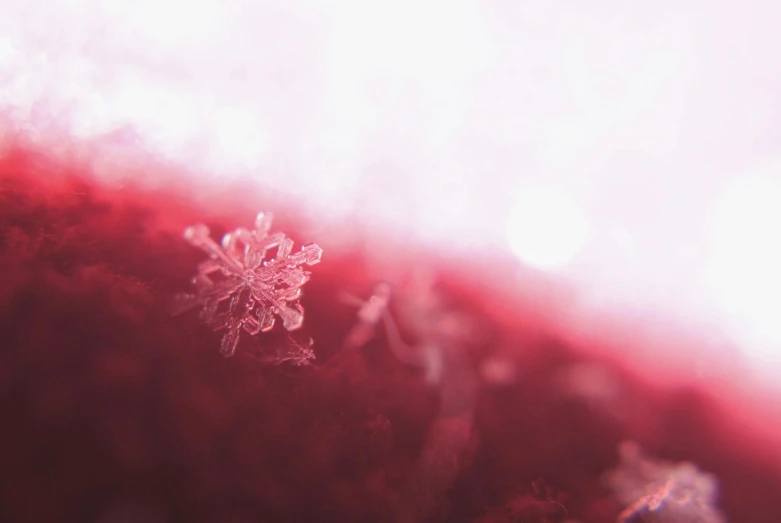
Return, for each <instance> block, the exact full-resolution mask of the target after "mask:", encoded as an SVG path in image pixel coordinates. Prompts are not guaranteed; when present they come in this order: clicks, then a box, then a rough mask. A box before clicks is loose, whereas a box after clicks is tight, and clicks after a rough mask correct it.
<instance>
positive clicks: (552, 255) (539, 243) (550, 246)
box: [507, 189, 589, 269]
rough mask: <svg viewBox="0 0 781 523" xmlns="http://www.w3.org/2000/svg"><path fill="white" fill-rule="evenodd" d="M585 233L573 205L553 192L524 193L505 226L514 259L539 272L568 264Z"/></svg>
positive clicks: (582, 218) (585, 223)
mask: <svg viewBox="0 0 781 523" xmlns="http://www.w3.org/2000/svg"><path fill="white" fill-rule="evenodd" d="M588 233H589V225H588V220H587V219H586V217H585V216H584V215H583V213H582V212H581V210H580V208H579V206H578V205H577V203H576V202H574V201H573V200H571V199H570V198H569V197H568V196H567V195H565V194H564V193H562V192H559V191H557V190H553V189H534V190H531V191H526V192H524V193H523V194H522V195H521V197H520V199H519V200H518V201H517V202H516V205H515V208H514V209H513V212H512V214H511V215H510V220H509V222H508V225H507V237H508V241H509V243H510V248H511V249H512V250H513V252H514V253H515V255H516V256H518V258H520V259H521V260H522V261H524V262H525V263H527V264H529V265H531V266H533V267H537V268H539V269H555V268H558V267H561V266H563V265H566V264H567V263H569V262H570V261H571V260H572V258H574V257H575V255H577V254H578V252H579V251H580V250H581V248H582V247H583V245H584V244H585V243H586V239H587V238H588Z"/></svg>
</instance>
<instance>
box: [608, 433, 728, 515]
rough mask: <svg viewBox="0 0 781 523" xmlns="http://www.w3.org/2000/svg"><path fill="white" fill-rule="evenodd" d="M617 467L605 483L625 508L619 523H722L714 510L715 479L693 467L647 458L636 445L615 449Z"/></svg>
mask: <svg viewBox="0 0 781 523" xmlns="http://www.w3.org/2000/svg"><path fill="white" fill-rule="evenodd" d="M619 453H620V455H621V463H620V464H619V465H618V467H617V468H616V469H615V470H613V471H611V472H610V473H609V474H608V476H607V478H606V479H607V483H608V485H609V486H610V487H611V489H612V490H613V492H614V494H615V496H616V498H617V499H618V501H620V502H621V504H622V505H624V506H625V507H626V508H625V509H624V510H623V511H622V512H621V514H619V516H618V522H619V523H629V522H631V521H649V522H650V521H654V522H658V523H725V522H726V519H725V517H724V515H723V514H722V513H721V512H720V511H719V510H718V509H717V508H716V506H715V505H716V497H717V491H718V485H717V481H716V478H715V477H714V476H713V475H711V474H708V473H706V472H702V471H700V470H699V469H698V468H697V467H696V466H695V465H694V464H693V463H689V462H681V463H673V462H669V461H660V460H653V459H650V458H647V457H645V456H644V455H643V453H642V451H641V450H640V447H639V446H638V445H637V444H636V443H632V442H626V443H623V444H622V445H621V446H620V447H619Z"/></svg>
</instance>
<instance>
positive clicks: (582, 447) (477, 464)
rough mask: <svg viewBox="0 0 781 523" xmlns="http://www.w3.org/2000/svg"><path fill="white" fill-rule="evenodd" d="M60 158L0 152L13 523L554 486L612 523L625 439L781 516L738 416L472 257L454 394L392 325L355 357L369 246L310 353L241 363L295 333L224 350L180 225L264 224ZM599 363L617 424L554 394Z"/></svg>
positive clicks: (0, 509) (342, 267) (342, 278)
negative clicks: (609, 382) (646, 372)
mask: <svg viewBox="0 0 781 523" xmlns="http://www.w3.org/2000/svg"><path fill="white" fill-rule="evenodd" d="M68 169H69V168H68V166H62V165H59V166H55V165H54V164H51V163H47V162H46V161H44V160H42V159H41V158H40V157H38V156H36V155H35V154H32V153H29V152H23V151H16V152H13V153H9V154H7V155H6V156H4V157H3V158H2V159H0V246H1V247H0V274H1V275H2V276H1V277H0V346H1V347H2V349H0V414H1V417H0V419H2V430H0V520H1V521H8V522H14V523H26V522H46V521H72V522H79V523H91V522H96V523H113V522H148V523H163V522H192V523H198V522H210V523H211V522H213V523H218V522H219V523H244V522H258V521H262V522H275V521H334V522H347V521H367V522H368V521H380V522H385V521H387V522H392V521H404V520H416V519H417V520H430V521H452V522H461V521H464V522H465V521H473V520H476V519H478V518H481V517H485V516H486V514H493V516H491V518H492V519H490V520H491V521H529V522H532V521H535V522H545V521H556V522H562V521H564V515H563V514H561V513H557V512H556V511H555V510H553V511H549V512H544V510H542V509H540V511H537V512H535V511H533V510H531V511H527V512H525V513H523V514H521V515H518V514H516V515H515V516H510V515H508V514H504V513H502V512H501V511H496V510H495V509H496V507H502V506H504V505H505V504H506V503H508V502H509V501H510V500H512V499H513V498H516V497H518V496H519V495H523V494H524V493H528V492H529V491H530V488H531V485H532V483H533V482H534V481H535V480H536V479H537V478H542V479H543V480H544V482H545V484H546V485H548V486H549V487H550V489H551V490H552V491H553V490H555V492H557V493H558V494H557V496H558V497H557V499H559V500H560V504H561V505H562V506H563V507H566V510H567V512H568V516H567V517H569V518H571V519H572V520H575V521H580V522H582V523H597V522H611V521H615V518H616V515H617V514H618V513H619V512H620V510H621V507H620V506H619V505H618V503H617V502H616V501H615V500H614V499H613V498H612V495H611V492H610V491H609V490H608V489H607V487H606V486H605V483H604V481H603V477H604V474H605V473H606V472H607V471H609V470H610V469H611V468H614V467H615V466H616V463H617V462H618V455H617V447H618V444H619V443H620V442H621V441H623V440H626V439H633V440H636V441H638V442H639V443H640V444H641V445H643V447H644V448H645V449H646V450H647V451H648V453H649V454H652V455H654V456H658V457H660V458H664V459H669V460H675V461H678V460H692V461H694V462H695V463H697V465H698V466H700V467H701V468H702V469H704V470H707V471H709V472H711V473H713V474H715V475H716V477H717V478H718V480H719V482H720V485H721V497H720V499H721V502H720V505H721V507H722V509H723V511H724V512H725V514H726V515H727V516H728V518H729V520H730V521H733V522H747V523H765V522H767V523H770V522H776V521H778V520H779V516H778V508H777V503H778V500H779V499H781V486H780V485H779V483H778V466H777V464H773V463H766V462H763V461H762V460H759V459H756V458H755V457H753V456H754V455H755V452H754V451H755V450H756V449H752V448H750V446H751V442H750V441H738V440H737V439H735V438H732V437H726V436H724V437H722V436H720V427H721V426H724V425H725V424H729V423H730V419H729V417H728V416H726V415H725V413H724V412H723V411H722V410H720V409H719V408H717V407H716V406H715V405H714V404H712V403H711V402H710V400H708V398H707V395H705V394H703V393H702V392H701V391H698V390H696V389H694V388H679V389H676V390H666V391H664V392H662V391H659V390H656V389H654V388H652V387H650V386H646V385H644V384H643V383H642V382H641V381H639V380H638V379H637V378H636V377H635V376H632V375H629V374H627V373H625V372H623V371H622V370H621V367H620V366H619V365H618V363H615V362H609V361H588V360H587V358H586V357H585V356H584V355H583V354H578V353H576V352H575V351H573V350H571V349H570V348H569V347H567V346H565V345H564V344H562V343H561V342H559V341H557V338H556V333H555V332H550V333H548V335H546V336H540V334H539V333H535V334H530V332H529V329H528V328H527V326H528V320H526V319H524V318H521V317H518V318H512V316H507V315H506V314H505V315H504V316H501V315H499V314H496V312H495V310H494V309H492V308H491V307H489V306H486V305H484V304H490V303H494V304H495V298H494V297H493V296H491V295H490V292H491V291H489V290H486V288H483V287H480V286H479V285H478V284H476V283H475V281H463V280H461V279H460V278H459V276H458V275H459V272H458V270H457V269H458V268H457V267H452V266H447V265H441V266H437V267H436V268H437V270H438V276H439V277H438V280H437V289H438V292H439V293H440V294H441V296H442V297H443V300H444V301H445V302H446V303H447V304H448V306H449V307H451V308H456V309H458V310H460V311H463V312H464V313H467V314H469V316H470V317H472V318H476V319H477V321H478V322H479V324H480V326H481V327H480V332H481V335H480V336H478V337H476V338H475V339H470V340H465V341H464V342H463V343H461V344H460V345H461V346H462V347H463V354H464V361H465V362H466V363H464V366H463V367H461V369H462V371H463V372H464V373H465V376H466V375H467V374H468V376H469V378H464V380H465V381H463V382H461V381H455V382H451V385H450V386H451V388H450V389H447V387H444V386H443V387H442V388H440V387H436V386H432V385H430V384H429V383H427V381H426V377H425V375H424V372H422V371H421V370H420V369H416V368H413V367H410V366H408V365H405V364H404V363H402V362H400V361H398V359H397V358H395V357H394V356H393V354H392V352H391V350H390V349H389V347H388V343H387V341H386V338H385V335H384V334H383V332H382V330H381V329H380V330H379V331H378V334H377V336H375V338H374V339H372V340H371V341H370V342H369V343H367V344H366V345H365V347H363V348H362V349H360V350H355V351H351V352H347V353H345V352H344V351H343V350H342V349H341V348H342V344H343V341H344V338H345V335H346V333H347V332H348V331H349V329H350V328H351V326H352V325H353V324H354V323H355V320H356V309H355V308H353V307H350V306H346V305H344V304H342V303H341V302H340V301H339V298H338V296H339V295H340V293H344V292H345V291H347V292H352V293H356V294H361V295H363V296H368V295H369V294H370V293H371V290H372V288H373V286H374V285H375V283H376V281H375V280H374V279H373V277H372V276H369V273H368V270H367V268H366V267H367V263H366V260H365V259H364V258H363V256H364V255H365V253H361V252H356V251H354V250H353V251H350V252H347V251H345V252H333V251H331V252H329V251H328V250H326V252H325V254H324V256H323V261H322V262H321V263H320V264H318V265H316V266H314V267H312V268H311V270H312V273H313V275H312V279H311V281H310V282H309V283H307V285H306V286H305V288H304V297H303V301H302V303H303V304H304V306H305V308H306V322H305V326H304V328H303V330H302V331H301V335H304V336H309V337H311V338H312V339H314V340H315V345H314V350H315V352H316V354H317V360H316V364H315V365H313V366H311V367H305V368H277V367H269V366H264V365H262V364H260V363H259V362H257V361H255V360H254V359H252V358H250V357H247V355H246V353H247V350H246V344H250V345H251V344H252V343H270V344H273V343H276V342H277V341H278V340H280V339H284V338H285V336H286V334H285V333H283V332H281V326H279V325H277V328H276V329H275V331H274V332H272V333H269V334H268V335H261V336H260V337H259V339H260V340H262V341H258V340H251V339H249V337H247V339H246V340H245V346H240V348H239V352H238V353H237V354H236V355H235V356H234V357H232V358H227V359H226V358H223V357H222V356H220V354H219V353H218V350H217V348H218V347H219V343H220V334H219V333H215V332H212V331H211V330H210V329H209V328H207V327H206V326H205V325H203V324H202V323H201V322H200V321H199V319H198V316H197V314H185V315H183V316H178V317H172V316H171V315H170V314H169V312H168V310H169V307H168V305H169V301H170V299H171V297H172V296H173V295H174V294H175V293H177V292H180V291H183V290H188V289H189V280H190V278H191V277H192V275H193V272H194V268H195V266H196V264H197V263H198V262H199V261H201V260H202V259H203V253H201V252H200V251H198V250H196V249H194V248H192V247H191V246H190V245H188V244H187V243H186V242H184V241H183V239H182V237H181V230H182V228H183V227H184V226H185V225H188V224H191V223H197V222H200V221H202V220H206V221H207V223H208V224H209V225H210V226H211V227H212V229H213V230H214V231H215V234H216V233H218V232H220V231H219V229H220V228H222V229H223V230H226V229H229V228H232V227H235V226H237V225H243V224H245V222H246V220H247V219H251V216H250V215H244V214H241V216H225V217H223V218H220V219H217V218H211V219H209V218H205V217H204V211H202V210H201V209H198V208H197V207H195V206H194V205H188V204H187V203H186V202H185V203H180V204H177V205H178V206H177V207H174V204H173V203H172V202H181V201H182V200H180V199H177V198H176V195H174V194H170V193H167V192H166V193H164V192H156V193H145V192H143V191H141V190H137V189H132V188H128V187H125V188H123V189H121V190H119V189H117V190H108V189H101V188H99V187H97V186H94V185H93V184H91V183H90V182H88V181H86V180H88V179H89V177H88V176H87V174H85V173H81V172H79V169H78V168H73V171H74V172H70V173H69V172H68ZM53 170H57V171H58V173H59V174H58V176H57V177H56V180H55V178H53V177H51V176H47V174H48V173H49V171H53ZM261 203H262V204H264V205H267V206H268V207H267V208H268V209H269V210H273V211H275V212H277V211H278V209H277V208H275V206H274V205H273V202H263V201H262V202H261ZM283 214H284V213H283ZM275 228H279V229H281V230H285V232H287V233H288V234H289V235H290V236H291V237H292V238H293V239H295V240H296V245H297V246H300V245H301V244H302V243H307V242H310V241H314V242H320V241H322V240H321V239H319V238H311V237H307V238H302V237H300V236H299V235H298V234H297V233H296V227H295V220H291V219H288V220H287V221H285V220H284V219H283V220H282V221H281V222H280V223H279V224H278V225H276V226H275ZM420 256H421V257H426V256H428V254H427V253H425V252H421V253H420ZM432 259H435V258H434V257H433V256H432ZM433 263H440V264H441V262H433ZM401 330H402V335H403V336H405V338H406V339H408V340H409V339H411V336H412V334H410V332H411V329H410V328H409V325H405V324H404V323H403V322H402V323H401ZM495 357H501V358H500V359H501V360H502V361H504V362H505V364H507V363H508V362H509V363H511V364H512V365H513V366H514V368H517V369H518V370H517V373H516V375H515V376H514V377H513V378H512V379H508V380H506V382H502V383H497V382H492V381H491V380H487V379H483V378H481V376H483V375H484V374H481V370H480V369H483V368H484V366H485V364H486V362H487V361H489V360H490V358H495ZM585 364H589V365H590V364H598V365H601V366H604V367H606V368H609V369H610V372H611V373H612V375H613V376H615V379H616V380H617V382H618V383H620V385H621V390H622V391H623V392H622V398H621V400H622V401H623V402H624V403H623V405H624V407H623V411H622V414H621V415H616V413H615V412H614V411H611V410H610V409H608V408H603V407H601V406H600V404H599V403H594V402H593V401H592V402H590V401H585V400H584V399H583V398H581V397H578V396H575V395H572V394H565V393H564V392H562V389H561V388H560V387H559V386H558V384H559V383H561V379H560V376H561V373H562V371H563V370H566V369H570V368H573V366H574V367H578V366H583V365H585ZM464 369H466V370H464ZM463 383H467V384H466V385H464V387H466V389H465V390H467V393H465V394H466V395H467V396H469V398H467V399H464V398H463V397H461V396H459V394H461V392H462V391H461V389H460V388H459V387H460V386H461V384H463ZM470 387H471V388H470ZM452 398H456V399H452ZM459 398H460V399H459ZM451 400H452V403H453V405H455V407H453V408H452V409H451V406H448V405H445V406H443V403H447V402H448V401H451ZM459 409H469V410H470V412H471V414H469V413H467V414H464V413H463V412H461V411H460V410H459ZM451 419H452V420H455V421H453V422H452V424H451V423H450V421H449V420H451ZM443 420H444V421H443ZM432 427H434V429H432ZM432 431H433V432H432ZM431 434H435V435H436V437H431ZM439 445H441V449H442V452H441V453H439V454H438V449H439V448H440V447H438V446H439ZM427 467H428V468H427ZM421 485H436V486H437V489H439V491H438V493H433V494H432V493H429V492H424V490H425V488H426V487H423V486H421ZM492 510H493V511H494V512H492ZM546 514H547V515H546ZM649 521H650V520H649Z"/></svg>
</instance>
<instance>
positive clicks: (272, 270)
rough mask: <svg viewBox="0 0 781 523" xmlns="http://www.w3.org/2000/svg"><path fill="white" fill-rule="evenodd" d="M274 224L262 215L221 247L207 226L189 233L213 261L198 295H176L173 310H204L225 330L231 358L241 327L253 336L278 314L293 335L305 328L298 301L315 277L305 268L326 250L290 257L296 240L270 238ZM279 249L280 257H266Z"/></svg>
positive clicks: (311, 248) (198, 283) (206, 264)
mask: <svg viewBox="0 0 781 523" xmlns="http://www.w3.org/2000/svg"><path fill="white" fill-rule="evenodd" d="M271 222H272V215H271V214H270V213H258V215H257V217H256V219H255V227H254V229H252V230H249V229H245V228H242V227H240V228H237V229H235V230H234V231H232V232H229V233H227V234H225V235H224V236H223V238H222V243H221V244H218V243H217V242H215V241H214V240H212V238H211V236H210V233H209V228H208V227H207V226H206V225H194V226H192V227H188V228H187V229H185V232H184V238H185V240H187V241H188V242H189V243H190V244H191V245H193V246H195V247H198V248H200V249H201V250H203V251H204V252H205V253H206V254H207V255H208V256H209V259H207V260H205V261H203V262H201V263H200V264H199V265H198V274H197V275H196V276H195V278H193V284H194V286H195V293H194V294H180V295H179V296H177V297H176V298H175V301H174V311H173V312H174V313H175V314H178V313H182V312H185V311H187V310H189V309H192V308H195V307H200V308H201V314H200V316H201V319H202V320H204V321H205V322H206V323H208V324H209V325H211V326H212V327H214V328H215V330H224V331H225V334H224V336H223V339H222V344H221V346H220V352H221V353H222V354H223V355H224V356H226V357H227V356H232V355H233V354H234V353H235V352H236V347H237V346H238V343H239V337H240V333H241V330H242V329H243V330H245V331H247V332H248V333H250V334H252V335H255V334H258V333H259V332H267V331H269V330H271V329H272V328H273V327H274V321H275V316H279V317H280V318H282V323H283V326H284V327H285V329H287V330H288V331H293V330H296V329H299V328H300V327H301V326H302V324H303V321H304V309H303V307H302V306H301V304H300V303H299V302H298V300H299V299H300V297H301V287H302V286H303V285H304V284H305V283H306V282H307V281H309V276H310V273H309V272H308V271H305V270H303V269H302V268H301V265H315V264H316V263H318V262H319V261H320V258H321V256H322V253H323V250H322V249H321V248H320V247H319V246H317V245H316V244H314V243H312V244H309V245H305V246H304V247H303V248H302V249H301V251H299V252H297V253H295V254H291V251H292V248H293V241H292V240H290V239H289V238H287V237H286V236H285V235H284V234H282V233H273V234H269V229H270V228H271ZM274 249H276V255H275V256H273V258H271V259H267V258H270V256H269V255H270V253H271V252H272V251H273V250H274ZM221 309H222V310H221Z"/></svg>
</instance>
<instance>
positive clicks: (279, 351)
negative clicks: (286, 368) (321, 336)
mask: <svg viewBox="0 0 781 523" xmlns="http://www.w3.org/2000/svg"><path fill="white" fill-rule="evenodd" d="M289 340H290V343H289V344H288V345H281V346H278V347H277V348H276V349H275V350H274V351H273V352H267V353H265V354H263V355H261V356H259V357H256V358H255V359H257V360H258V361H260V362H261V363H264V364H266V365H273V366H275V367H276V366H280V365H285V364H287V365H293V366H295V367H307V366H309V365H310V364H311V363H312V361H313V360H314V359H315V351H314V350H312V346H313V345H314V344H315V341H314V340H313V339H312V338H309V341H308V342H307V343H298V342H297V341H295V340H294V339H293V338H289Z"/></svg>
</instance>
